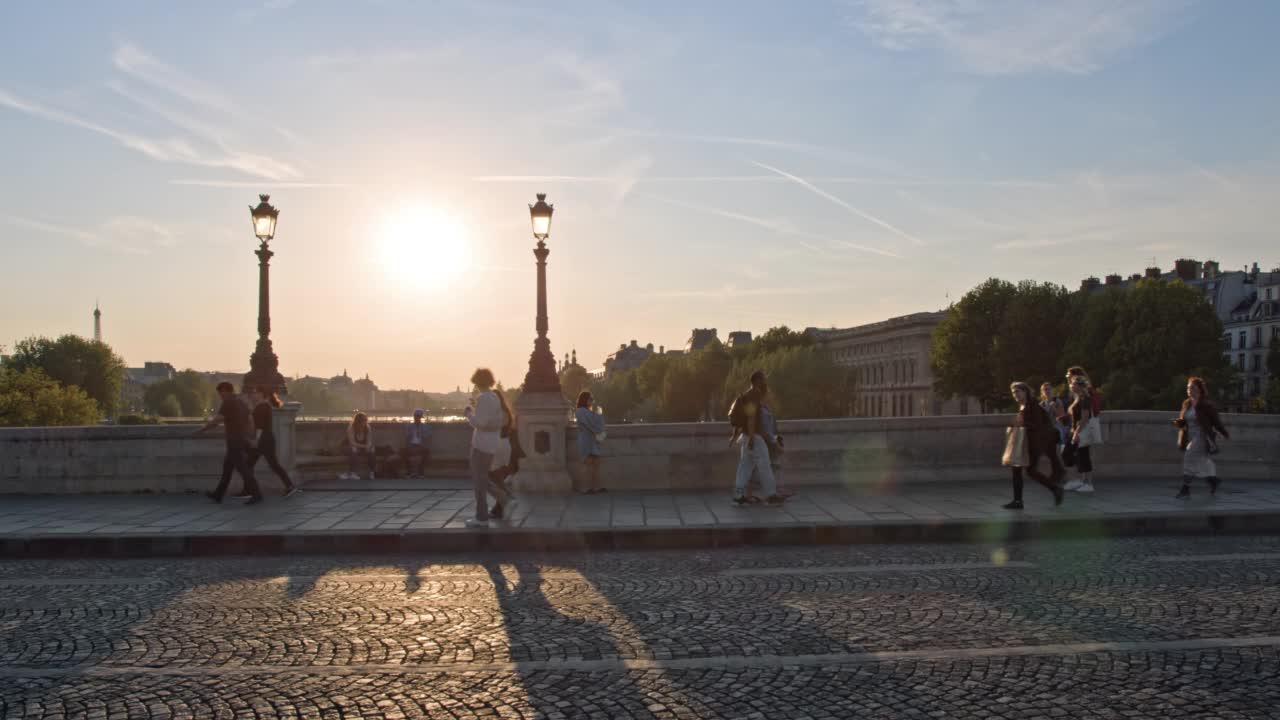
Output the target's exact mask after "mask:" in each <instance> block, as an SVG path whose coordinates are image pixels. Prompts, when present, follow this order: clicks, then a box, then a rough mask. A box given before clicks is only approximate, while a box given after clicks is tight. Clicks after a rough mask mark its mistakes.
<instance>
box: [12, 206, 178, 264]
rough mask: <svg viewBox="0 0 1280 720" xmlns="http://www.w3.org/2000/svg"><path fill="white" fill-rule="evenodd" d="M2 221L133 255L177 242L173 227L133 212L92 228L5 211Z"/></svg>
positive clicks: (87, 244) (86, 244) (83, 243)
mask: <svg viewBox="0 0 1280 720" xmlns="http://www.w3.org/2000/svg"><path fill="white" fill-rule="evenodd" d="M0 223H4V224H6V225H11V226H13V227H19V228H22V229H24V230H34V231H36V232H41V233H45V234H48V235H56V236H59V237H64V238H69V239H71V240H75V241H77V242H79V243H81V244H82V245H84V246H86V247H94V248H106V249H109V250H116V251H119V252H124V253H128V254H133V255H145V254H147V253H148V252H150V251H151V250H153V249H155V248H161V247H171V246H173V245H175V244H176V239H177V237H178V233H177V231H176V230H174V229H173V228H170V227H167V226H165V225H162V224H160V223H157V222H155V221H153V220H149V219H147V218H143V217H137V216H134V215H119V216H116V217H113V218H109V219H107V220H105V221H104V222H102V223H101V224H99V225H98V226H97V227H96V228H95V229H94V230H92V231H90V230H84V229H81V228H76V227H69V226H66V225H59V224H56V223H51V222H46V221H44V220H38V219H34V218H28V217H23V216H20V215H11V214H5V213H0Z"/></svg>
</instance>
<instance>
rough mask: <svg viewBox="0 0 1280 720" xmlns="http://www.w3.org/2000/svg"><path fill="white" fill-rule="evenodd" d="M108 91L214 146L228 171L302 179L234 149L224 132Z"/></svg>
mask: <svg viewBox="0 0 1280 720" xmlns="http://www.w3.org/2000/svg"><path fill="white" fill-rule="evenodd" d="M107 87H108V88H110V89H111V90H112V91H113V92H115V93H116V94H118V95H120V96H121V97H123V98H125V99H126V100H129V101H131V102H133V103H135V104H137V105H138V106H139V107H142V108H144V109H146V110H149V111H151V112H152V113H154V114H155V115H158V116H159V117H161V118H163V119H164V120H166V121H168V122H169V123H171V124H172V125H174V126H175V127H177V128H179V129H181V130H184V131H186V132H187V133H189V134H191V135H193V136H195V137H197V138H202V139H203V140H204V141H205V142H208V143H210V144H212V145H214V146H215V147H216V148H217V150H218V153H217V154H219V155H221V156H222V157H223V158H225V163H226V166H227V167H231V168H234V169H236V170H239V171H240V172H243V173H245V174H247V175H255V176H258V177H265V178H272V179H284V178H293V177H300V176H301V175H302V172H301V171H299V170H298V169H297V168H296V167H294V166H293V165H290V164H289V163H287V162H284V161H282V160H278V159H276V158H272V157H268V156H265V155H259V154H256V153H251V152H246V151H244V150H240V149H238V148H236V147H233V145H232V143H231V142H230V141H229V140H228V139H227V135H228V131H226V130H225V129H223V128H219V127H216V126H214V125H211V124H209V123H207V122H204V121H203V120H198V119H196V118H194V117H191V116H190V115H187V114H186V113H183V112H181V111H179V110H176V109H174V108H172V107H168V106H166V105H164V104H162V103H160V102H157V101H155V100H153V99H152V98H148V97H146V96H143V95H140V94H138V93H135V92H133V91H131V90H129V89H128V88H126V87H124V86H123V85H121V84H120V83H118V82H109V83H107Z"/></svg>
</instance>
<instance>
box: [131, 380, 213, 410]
mask: <svg viewBox="0 0 1280 720" xmlns="http://www.w3.org/2000/svg"><path fill="white" fill-rule="evenodd" d="M213 396H214V389H213V384H212V383H210V382H209V381H208V380H207V379H205V377H204V376H203V375H201V374H200V373H198V372H196V371H195V370H183V371H182V372H180V373H177V374H176V375H174V376H173V378H172V379H170V380H162V381H160V382H158V383H154V384H153V385H150V386H149V387H147V389H146V391H144V392H143V394H142V404H143V406H144V407H145V408H146V409H147V412H150V413H152V414H155V415H160V416H161V417H180V416H181V417H200V416H202V415H204V414H205V413H206V412H207V411H209V410H210V409H212V407H213ZM169 398H173V399H174V401H175V402H177V403H178V408H179V409H178V412H177V413H174V414H173V415H166V414H165V411H164V410H162V409H161V408H162V407H163V408H165V409H168V408H167V407H166V405H165V404H166V402H167V401H168V399H169Z"/></svg>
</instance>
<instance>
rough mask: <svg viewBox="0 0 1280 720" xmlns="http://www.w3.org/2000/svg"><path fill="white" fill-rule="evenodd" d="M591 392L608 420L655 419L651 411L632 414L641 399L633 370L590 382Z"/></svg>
mask: <svg viewBox="0 0 1280 720" xmlns="http://www.w3.org/2000/svg"><path fill="white" fill-rule="evenodd" d="M591 394H592V395H593V396H594V397H595V399H596V404H597V405H599V406H600V407H602V408H604V416H605V419H606V420H608V421H609V422H622V421H623V420H653V419H655V417H654V414H652V413H651V414H649V415H647V416H644V415H642V416H639V417H636V416H634V415H633V411H634V410H635V408H636V406H637V405H638V404H639V403H640V401H641V399H642V398H641V395H640V388H639V386H638V385H637V383H636V371H634V370H628V371H626V372H619V373H614V374H613V375H612V376H610V377H609V378H608V379H607V380H605V379H601V380H596V381H594V382H592V383H591ZM575 399H576V398H575Z"/></svg>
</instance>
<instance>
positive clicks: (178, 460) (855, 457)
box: [0, 408, 1280, 493]
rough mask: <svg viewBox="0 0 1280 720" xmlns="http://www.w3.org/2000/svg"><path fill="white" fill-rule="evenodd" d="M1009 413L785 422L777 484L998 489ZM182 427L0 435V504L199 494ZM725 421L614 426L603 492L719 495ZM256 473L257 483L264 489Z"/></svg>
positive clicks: (445, 446)
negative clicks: (36, 496)
mask: <svg viewBox="0 0 1280 720" xmlns="http://www.w3.org/2000/svg"><path fill="white" fill-rule="evenodd" d="M295 416H296V408H290V409H288V410H281V411H279V412H278V413H277V418H276V422H277V436H278V437H279V438H280V444H281V456H282V460H283V461H284V462H286V464H289V463H291V462H292V461H293V460H294V459H295V458H298V459H300V458H305V457H315V456H317V455H319V454H320V453H321V451H322V450H323V451H326V452H331V453H332V452H336V451H337V449H338V448H339V446H340V445H341V442H342V438H343V437H344V433H345V428H346V425H345V423H341V422H316V423H297V424H295V423H294V422H293V418H294V417H295ZM1173 417H1174V413H1172V412H1147V411H1121V410H1111V411H1107V412H1105V413H1104V414H1103V415H1102V420H1103V426H1104V428H1105V436H1106V444H1105V445H1104V446H1103V447H1101V448H1098V449H1097V450H1096V451H1095V453H1094V463H1095V465H1096V466H1097V467H1096V472H1095V476H1096V478H1097V480H1098V481H1099V482H1102V483H1105V482H1106V481H1107V480H1109V479H1123V478H1147V477H1168V478H1170V479H1176V478H1177V477H1178V476H1179V474H1180V465H1179V464H1180V462H1181V455H1180V453H1179V452H1178V449H1177V445H1176V439H1177V434H1176V431H1175V429H1174V428H1173V426H1172V424H1171V420H1172V419H1173ZM1224 421H1225V423H1226V425H1227V427H1228V429H1230V430H1231V433H1232V437H1233V439H1232V440H1230V441H1227V442H1224V443H1223V446H1222V447H1223V452H1222V454H1221V455H1219V456H1218V464H1219V469H1220V474H1221V475H1222V476H1223V477H1224V478H1227V479H1232V478H1240V479H1245V478H1248V479H1272V478H1277V479H1280V416H1267V415H1225V416H1224ZM1008 423H1009V416H1008V415H985V416H975V415H968V416H949V417H914V418H877V419H867V418H849V419H836V420H793V421H784V422H783V423H782V424H781V430H782V432H783V434H784V436H785V438H786V443H787V453H786V455H785V458H784V473H785V479H786V481H787V482H788V483H794V484H798V485H804V484H812V483H844V484H849V485H857V486H866V487H877V486H882V485H892V484H896V483H916V482H931V481H932V482H945V481H948V480H972V479H977V478H1003V477H1005V476H1006V474H1007V471H1006V470H1004V469H1003V468H1001V467H1000V454H1001V451H1002V450H1003V447H1004V428H1005V426H1006V425H1008ZM403 427H404V426H403V425H394V424H384V423H376V422H375V423H374V437H375V442H376V443H377V444H378V445H390V446H392V447H399V445H400V442H401V438H402V433H403ZM434 429H435V433H434V436H433V438H432V452H433V455H434V456H435V458H436V459H438V460H442V461H448V462H450V463H451V464H453V465H455V466H458V467H461V463H462V461H464V460H465V459H466V457H467V454H468V448H469V439H470V429H469V428H468V427H467V426H465V425H461V424H450V425H439V426H435V428H434ZM193 430H194V428H192V427H191V426H163V425H161V426H131V427H81V428H4V429H0V492H2V493H89V492H166V493H171V492H190V491H196V490H207V489H209V488H211V487H212V486H213V485H214V484H215V483H216V482H217V478H218V475H219V473H220V471H221V458H222V441H221V438H219V437H218V436H217V433H216V432H215V433H212V434H210V435H209V436H208V437H206V438H201V439H196V438H193V437H192V436H191V434H192V432H193ZM575 433H576V430H574V429H570V432H569V433H568V438H567V451H568V453H567V454H568V457H569V458H570V464H569V471H570V474H571V475H572V476H573V477H574V478H575V479H580V478H581V477H582V474H583V467H582V466H581V464H579V463H578V462H577V445H576V438H575ZM728 437H729V429H728V427H727V425H725V424H723V423H670V424H656V423H655V424H639V425H616V426H611V427H610V428H609V436H608V440H607V441H606V442H605V444H604V445H605V456H604V459H603V463H604V464H603V476H604V480H605V484H606V485H607V486H609V487H614V488H619V489H655V490H659V489H661V490H670V489H683V488H714V487H721V488H726V489H727V488H728V487H729V486H730V485H731V484H732V478H733V474H734V469H735V467H736V463H737V454H736V450H734V449H731V448H729V447H728V444H727V441H728ZM259 467H260V468H261V472H260V474H261V475H262V477H261V478H260V479H261V480H263V481H264V486H266V487H270V483H271V482H272V480H271V479H270V478H269V477H267V476H266V472H267V471H266V468H265V467H263V466H261V465H260V466H259Z"/></svg>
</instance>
